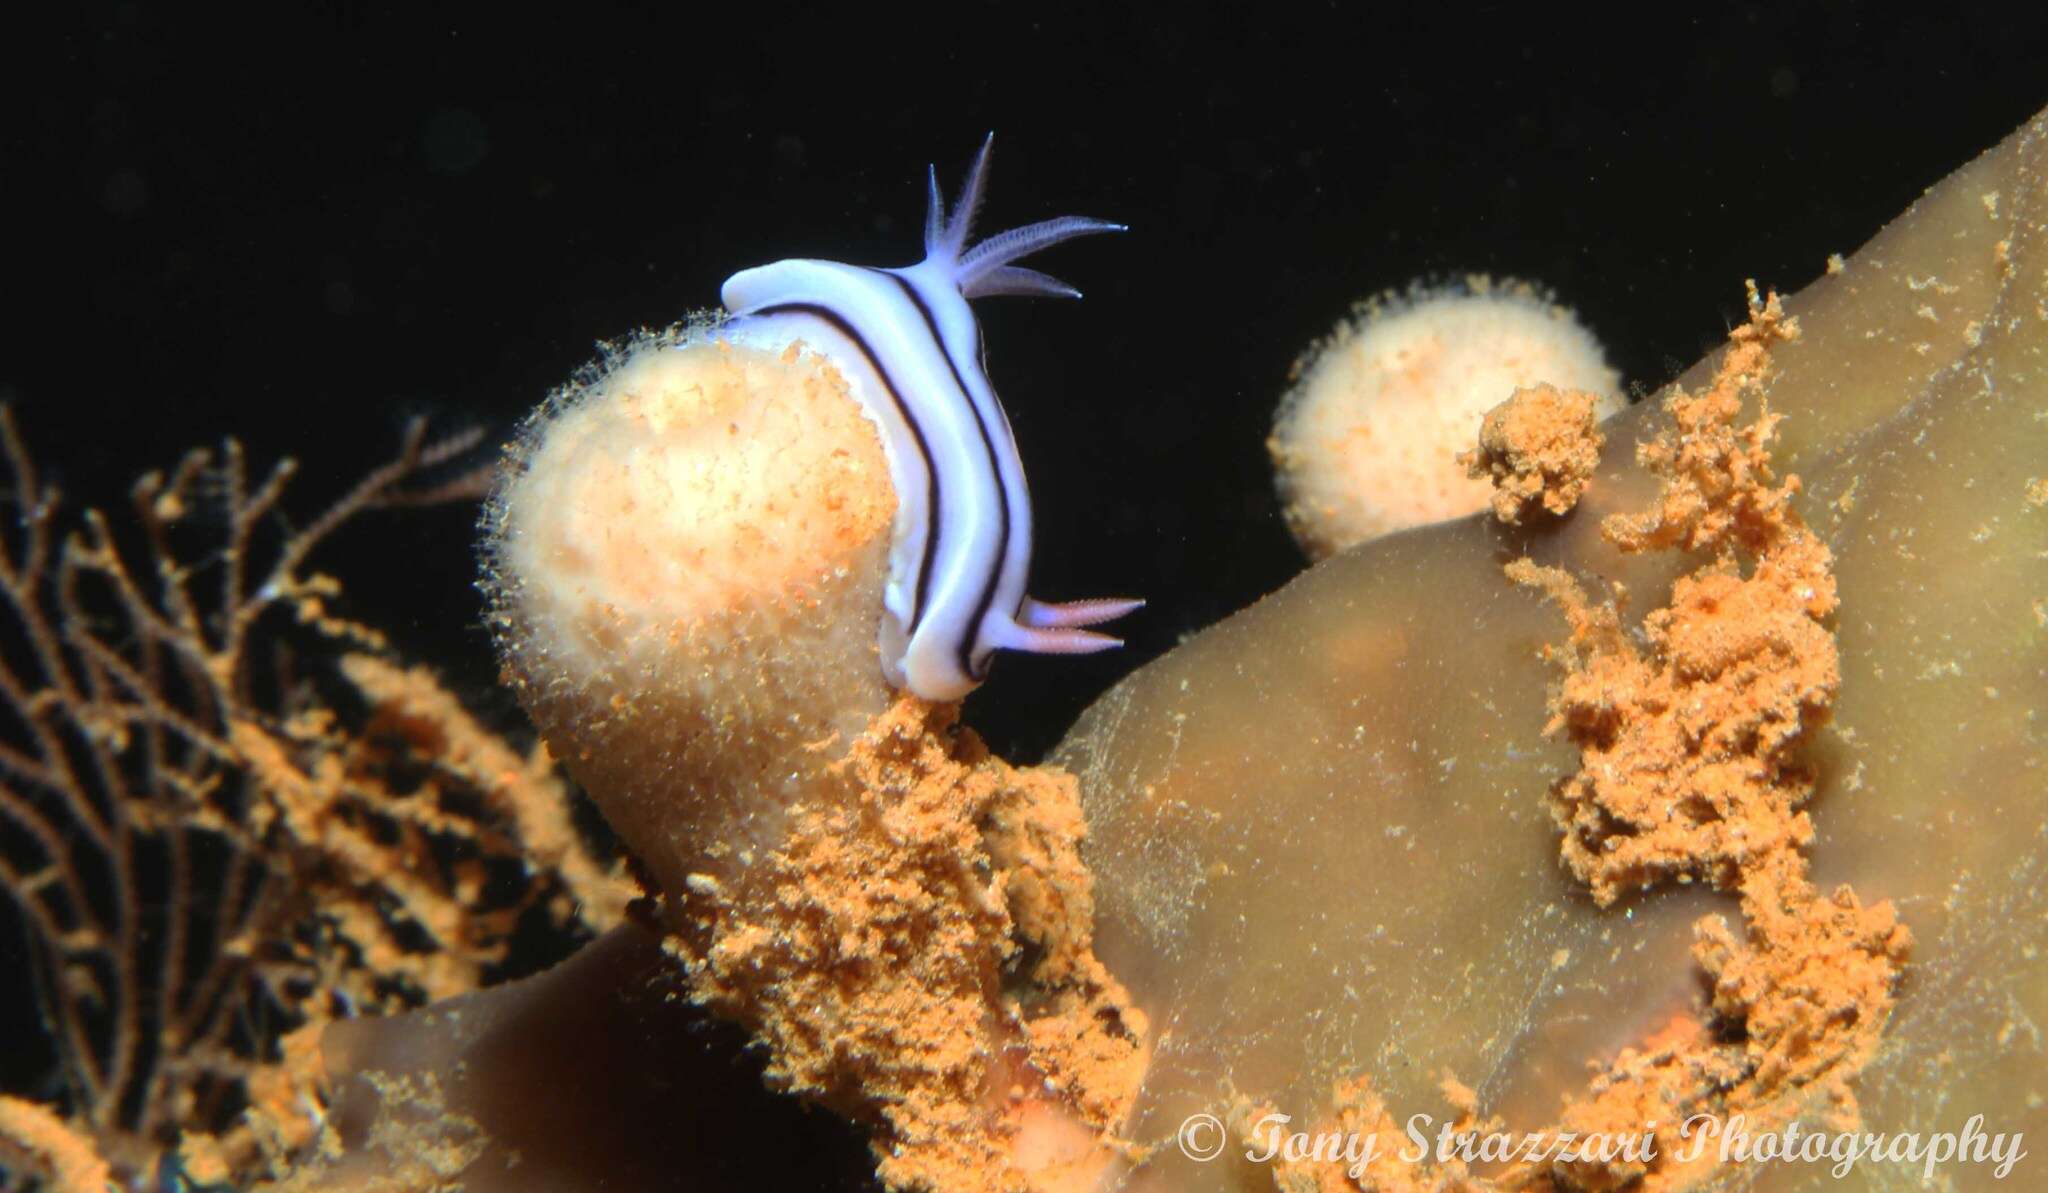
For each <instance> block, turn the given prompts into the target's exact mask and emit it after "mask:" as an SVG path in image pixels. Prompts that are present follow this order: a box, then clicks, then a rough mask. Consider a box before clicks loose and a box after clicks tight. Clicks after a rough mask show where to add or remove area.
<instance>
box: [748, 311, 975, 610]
mask: <svg viewBox="0 0 2048 1193" xmlns="http://www.w3.org/2000/svg"><path fill="white" fill-rule="evenodd" d="M747 313H748V315H750V316H751V315H811V316H815V317H816V318H819V319H823V320H824V321H825V322H827V323H829V324H831V325H832V328H833V330H835V331H837V332H838V333H839V334H840V335H843V336H845V337H846V338H847V339H849V340H851V341H853V346H854V347H856V348H858V349H860V354H861V355H862V356H864V357H866V358H867V362H868V367H869V368H871V369H873V370H874V371H875V376H877V377H880V378H881V379H882V388H884V389H886V390H888V391H889V400H890V401H891V402H893V403H894V404H895V406H896V413H897V415H898V417H900V418H902V420H903V425H904V426H906V427H908V428H910V436H911V438H912V439H915V440H916V441H917V454H918V455H919V456H920V457H922V458H923V460H924V477H925V501H924V507H925V527H924V531H925V533H924V552H923V558H921V559H920V560H918V564H917V582H916V583H915V584H914V585H912V591H913V593H914V594H915V595H914V596H913V597H912V598H911V606H910V624H909V625H907V626H905V627H904V633H905V636H907V637H908V636H915V635H916V633H917V627H918V625H919V624H920V623H922V622H923V620H924V614H925V604H926V598H927V597H928V596H929V595H930V594H929V592H928V589H929V588H930V585H931V574H932V556H933V554H934V553H935V552H936V551H937V550H938V543H939V532H940V529H941V528H942V527H943V526H944V524H945V523H944V512H943V511H942V510H941V509H940V507H939V469H938V465H937V463H936V462H934V461H933V459H932V448H931V444H930V443H928V442H926V440H925V437H924V428H923V427H921V426H919V425H918V422H917V416H916V415H914V414H912V413H911V411H910V405H909V403H907V402H905V401H904V400H903V394H902V391H900V390H899V389H897V387H896V379H895V378H894V377H892V376H890V375H889V370H888V369H886V368H884V367H882V361H881V358H880V357H878V356H876V355H875V350H874V348H872V347H870V346H869V344H868V341H867V337H866V336H863V335H862V334H860V331H859V330H858V329H857V328H855V327H854V326H853V324H852V323H850V322H848V321H847V320H846V319H845V318H844V317H843V316H841V315H840V314H839V312H837V311H835V310H833V309H832V308H830V307H826V306H820V305H818V304H817V303H814V302H785V303H778V304H776V305H775V306H770V307H762V308H761V309H760V310H758V311H749V312H747ZM926 318H927V319H929V318H930V316H929V315H927V316H926ZM955 376H958V374H957V372H956V374H955ZM976 624H977V625H978V624H980V623H978V622H977V623H976Z"/></svg>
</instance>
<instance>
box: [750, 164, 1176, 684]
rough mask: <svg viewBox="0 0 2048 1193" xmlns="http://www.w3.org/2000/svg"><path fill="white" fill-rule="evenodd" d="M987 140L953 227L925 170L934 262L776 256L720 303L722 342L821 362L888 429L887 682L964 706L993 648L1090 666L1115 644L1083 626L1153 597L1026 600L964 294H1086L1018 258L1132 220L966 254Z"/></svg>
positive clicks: (1024, 525) (1016, 475)
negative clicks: (1082, 657)
mask: <svg viewBox="0 0 2048 1193" xmlns="http://www.w3.org/2000/svg"><path fill="white" fill-rule="evenodd" d="M993 140H994V138H993V136H991V137H990V138H989V139H988V140H986V141H984V142H983V143H982V147H981V152H980V153H979V154H978V155H976V157H975V159H974V165H973V167H972V168H971V169H970V170H969V171H968V175H967V182H966V184H965V185H964V186H963V187H962V189H961V192H960V196H959V198H958V200H957V201H956V202H955V203H954V205H953V210H952V213H951V215H950V216H948V215H947V213H946V210H945V204H944V200H943V199H942V198H941V196H940V192H939V182H938V171H937V169H936V168H933V169H932V170H931V172H930V175H929V189H930V206H929V209H928V212H927V215H926V218H925V232H924V245H925V256H924V260H922V261H920V262H918V263H917V264H916V265H911V266H906V267H903V268H899V269H875V268H869V267H866V266H858V265H842V264H840V263H838V262H834V261H813V260H801V259H799V260H789V261H778V262H776V263H774V264H772V265H763V266H759V267H757V268H754V269H747V270H742V271H741V272H739V273H736V274H734V275H733V276H732V277H731V278H729V279H727V281H726V283H725V286H724V289H723V292H722V294H721V298H722V299H723V300H724V302H725V306H726V309H727V310H729V311H731V312H732V314H733V315H734V318H733V319H732V321H731V322H729V323H727V324H725V325H724V326H723V327H722V328H720V329H719V334H721V335H722V336H724V337H725V338H727V339H730V340H731V341H733V342H734V343H740V344H750V345H756V346H760V347H764V348H769V349H771V350H777V349H780V348H782V347H784V346H786V345H789V344H793V343H802V344H804V345H806V346H808V347H810V348H812V349H813V350H816V351H818V352H820V353H822V354H823V355H824V356H825V357H826V358H827V359H828V360H830V361H831V362H832V364H833V365H834V366H836V367H837V368H838V369H839V371H840V372H841V373H843V374H844V375H845V376H846V378H847V380H848V381H849V383H850V384H851V386H852V389H853V392H854V396H855V397H856V398H857V399H858V400H859V401H860V403H861V405H862V407H863V408H864V409H865V410H866V411H867V413H868V416H869V417H870V418H872V419H873V420H874V421H875V424H876V426H877V427H878V428H880V430H881V432H882V445H883V449H884V451H885V453H886V455H887V458H888V461H889V472H890V476H891V479H892V480H893V481H894V482H895V488H896V501H897V506H896V523H895V533H894V536H893V539H892V543H891V548H890V553H889V583H888V589H887V595H886V602H885V603H886V607H887V613H886V616H885V617H884V618H883V622H882V634H881V646H882V667H883V670H884V672H885V673H886V674H887V675H888V677H889V681H890V682H891V683H893V684H895V685H896V686H897V687H900V688H905V689H908V690H909V691H912V692H915V693H916V694H918V695H920V696H923V697H925V698H926V699H928V700H958V699H960V698H961V697H963V696H965V695H967V693H968V692H970V691H972V690H973V689H974V688H975V686H976V685H978V684H980V683H981V681H982V680H983V679H984V678H986V677H987V674H988V666H989V660H990V657H991V656H992V655H993V654H994V652H995V651H997V650H999V649H1005V650H1024V651H1035V652H1039V653H1046V654H1080V653H1086V652H1091V651H1097V650H1103V649H1105V648H1108V647H1112V646H1116V645H1119V643H1118V640H1117V639H1115V638H1112V637H1109V636H1107V635H1104V634H1099V633H1093V632H1090V631H1088V630H1085V629H1082V628H1080V627H1083V626H1090V625H1096V624H1099V623H1101V622H1105V621H1109V620H1112V619H1114V618H1117V617H1120V616H1122V615H1124V614H1126V613H1129V612H1131V611H1132V610H1133V609H1136V608H1137V607H1138V606H1139V605H1141V604H1142V603H1143V602H1141V601H1135V600H1120V599H1104V600H1090V601H1074V602H1069V603H1065V604H1047V603H1044V602H1040V601H1037V600H1034V599H1032V598H1031V597H1029V596H1027V595H1025V591H1024V586H1025V581H1026V573H1027V572H1028V570H1029V568H1030V563H1031V496H1030V493H1029V491H1028V490H1027V488H1026V487H1025V483H1024V468H1023V465H1022V464H1021V463H1020V462H1019V460H1018V458H1017V444H1016V441H1015V439H1014V438H1013V437H1012V435H1011V433H1010V423H1009V419H1008V417H1007V416H1006V415H1005V414H1004V412H1003V407H1002V403H1001V402H1000V401H998V400H997V398H996V393H995V389H994V387H993V386H991V385H990V383H989V379H988V376H987V373H986V371H985V369H984V356H985V354H984V346H983V343H982V336H981V328H980V326H979V325H978V324H977V323H976V322H975V319H974V312H973V310H972V309H971V308H970V307H969V306H968V300H969V299H973V298H983V297H988V296H991V295H997V294H1036V295H1046V296H1051V297H1059V298H1079V297H1080V292H1079V291H1078V290H1075V289H1074V288H1073V287H1071V286H1069V285H1067V284H1066V283H1064V282H1061V281H1059V280H1058V279H1056V278H1051V277H1048V276H1046V275H1045V274H1042V273H1039V272H1037V271H1036V270H1032V269H1026V268H1024V267H1022V266H1019V265H1014V264H1012V262H1014V261H1016V260H1017V259H1018V258H1020V257H1024V256H1026V255H1028V254H1031V253H1034V252H1037V251H1038V250H1040V249H1044V248H1049V247H1051V246H1052V245H1055V244H1058V243H1059V242H1061V241H1063V240H1067V239H1069V238H1070V237H1075V236H1085V235H1088V234H1090V233H1095V232H1117V231H1122V230H1123V225H1121V224H1113V223H1108V222H1105V221H1103V220H1094V219H1087V218H1084V217H1081V216H1065V217H1061V218H1059V219H1051V220H1046V221H1044V222H1042V223H1036V224H1031V225H1028V226H1026V227H1022V228H1016V229H1013V230H1011V231H1008V232H1003V233H1000V234H998V235H995V236H991V237H989V238H988V239H986V240H983V241H982V242H980V243H979V244H976V245H974V246H972V247H969V246H968V243H967V239H968V235H969V233H970V232H971V230H972V227H973V223H974V215H975V209H976V208H977V207H978V206H979V205H980V202H981V194H982V184H983V181H984V180H985V179H986V177H987V172H988V157H989V147H990V145H991V144H992V143H993Z"/></svg>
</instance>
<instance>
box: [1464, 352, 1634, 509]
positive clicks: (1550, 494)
mask: <svg viewBox="0 0 2048 1193" xmlns="http://www.w3.org/2000/svg"><path fill="white" fill-rule="evenodd" d="M1600 401H1601V399H1600V397H1599V395H1597V394H1591V393H1586V392H1584V391H1583V390H1561V389H1558V388H1556V387H1555V386H1550V385H1532V386H1527V387H1525V388H1522V389H1518V390H1516V391H1515V393H1514V396H1513V397H1511V398H1509V399H1508V400H1507V401H1505V402H1502V403H1501V404H1500V405H1498V406H1495V407H1494V408H1493V409H1491V410H1489V411H1487V412H1486V418H1485V419H1484V420H1483V421H1482V422H1481V423H1480V426H1479V446H1478V447H1477V448H1475V449H1474V450H1472V451H1467V452H1461V453H1459V455H1458V463H1460V464H1462V465H1464V466H1465V474H1466V475H1467V476H1470V477H1472V478H1473V479H1474V480H1490V481H1491V482H1492V483H1493V497H1492V499H1491V501H1490V507H1491V508H1492V510H1493V516H1494V517H1495V518H1497V519H1499V520H1500V521H1502V522H1504V523H1506V524H1508V525H1509V526H1518V525H1520V524H1521V522H1522V519H1523V518H1524V517H1525V516H1527V515H1528V514H1530V513H1532V512H1534V510H1535V509H1536V507H1537V506H1539V505H1540V506H1542V507H1543V508H1544V509H1545V510H1547V511H1549V512H1550V513H1552V514H1567V513H1570V512H1571V510H1572V508H1573V507H1574V506H1576V505H1578V503H1579V498H1580V497H1583V496H1584V495H1585V493H1586V488H1587V486H1588V485H1590V484H1592V483H1593V470H1594V469H1595V468H1597V467H1599V465H1600V448H1601V447H1602V446H1603V445H1605V443H1606V442H1607V439H1606V436H1604V435H1602V434H1601V433H1600V415H1599V406H1600Z"/></svg>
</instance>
